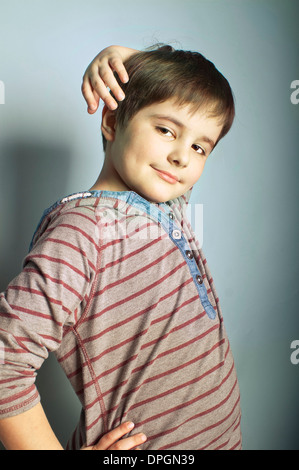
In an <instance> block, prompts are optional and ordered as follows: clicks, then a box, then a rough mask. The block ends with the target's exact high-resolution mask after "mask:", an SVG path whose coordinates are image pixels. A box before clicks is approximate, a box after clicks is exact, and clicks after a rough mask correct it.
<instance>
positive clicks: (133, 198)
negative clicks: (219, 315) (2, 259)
mask: <svg viewBox="0 0 299 470" xmlns="http://www.w3.org/2000/svg"><path fill="white" fill-rule="evenodd" d="M101 196H102V197H104V198H114V199H118V200H122V201H124V202H127V203H128V204H130V205H131V206H133V207H135V208H136V209H140V210H141V211H143V212H145V213H146V214H147V215H148V216H149V217H152V218H153V219H154V220H155V221H156V222H157V223H158V224H160V225H161V226H162V228H163V229H164V230H165V232H166V233H167V234H168V236H169V238H170V239H171V241H172V242H173V243H174V244H175V245H176V246H177V247H178V248H179V250H180V252H181V253H182V256H183V258H184V260H185V261H186V263H187V265H188V267H189V270H190V273H191V275H192V278H193V281H194V284H195V286H196V289H197V292H198V294H199V297H200V300H201V303H202V306H203V307H204V309H205V312H206V313H207V315H208V317H209V318H210V319H212V320H214V319H215V318H216V311H215V310H214V308H213V306H212V304H211V303H210V301H209V299H208V294H207V290H206V287H205V285H204V282H203V280H202V276H201V273H200V271H199V268H198V265H197V263H196V261H195V259H194V257H191V258H190V257H188V255H187V253H190V247H189V245H188V242H187V241H186V239H185V238H184V235H183V233H182V230H181V229H180V228H179V227H178V226H177V225H176V223H175V221H174V217H173V213H172V211H171V209H170V207H169V205H168V204H166V203H160V205H162V204H163V209H164V211H162V210H161V209H159V207H158V205H159V204H158V205H156V204H153V203H151V202H149V201H147V200H146V199H144V198H143V197H142V196H140V195H139V194H137V193H135V192H134V191H95V190H92V191H83V192H80V193H74V194H71V195H69V196H66V197H64V198H63V199H60V200H59V201H57V202H55V204H53V205H52V206H51V207H49V208H48V209H46V210H45V211H44V213H43V215H42V217H41V219H40V222H39V224H38V226H37V228H36V230H35V232H34V235H33V237H32V241H31V244H30V248H29V251H30V250H31V249H32V246H33V239H34V236H35V234H36V232H37V231H38V228H39V227H40V225H41V223H42V221H43V219H44V218H45V217H46V216H47V215H48V214H49V213H50V212H52V211H53V210H54V209H56V207H58V206H59V205H61V204H65V203H67V202H70V201H73V200H75V199H83V198H89V197H101Z"/></svg>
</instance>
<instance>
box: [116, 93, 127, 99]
mask: <svg viewBox="0 0 299 470" xmlns="http://www.w3.org/2000/svg"><path fill="white" fill-rule="evenodd" d="M117 98H118V99H119V101H122V100H124V99H125V95H124V93H122V92H120V93H117Z"/></svg>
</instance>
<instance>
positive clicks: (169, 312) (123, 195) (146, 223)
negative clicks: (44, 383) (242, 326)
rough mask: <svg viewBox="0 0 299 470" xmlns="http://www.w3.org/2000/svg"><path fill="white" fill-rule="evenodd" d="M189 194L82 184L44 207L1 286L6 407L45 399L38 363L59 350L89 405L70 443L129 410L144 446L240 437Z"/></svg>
mask: <svg viewBox="0 0 299 470" xmlns="http://www.w3.org/2000/svg"><path fill="white" fill-rule="evenodd" d="M190 192H191V190H190V191H189V192H188V193H187V194H185V195H183V196H181V197H179V198H176V199H173V200H171V201H168V202H167V203H150V202H149V201H147V200H145V199H144V198H142V197H141V196H139V195H138V194H136V193H135V192H133V191H123V192H111V191H87V192H84V193H78V194H74V195H71V196H68V197H66V198H63V199H62V200H60V201H58V202H57V203H55V204H54V205H53V206H51V207H50V208H49V209H48V210H46V211H45V212H44V214H43V216H42V219H41V221H40V223H39V225H38V227H37V230H36V232H35V234H34V236H33V240H32V244H31V248H30V251H29V253H28V255H27V256H26V258H25V260H24V265H23V270H22V272H21V273H20V274H19V275H18V276H17V277H16V278H15V279H14V280H13V281H11V283H10V284H9V285H8V287H7V289H6V291H5V292H3V293H2V294H1V295H0V346H1V348H2V349H1V351H2V352H1V355H0V360H1V362H2V364H1V366H0V417H8V416H13V415H16V414H18V413H21V412H24V411H26V410H28V409H30V408H31V407H33V406H34V405H36V404H37V403H38V402H39V400H40V396H39V393H38V391H37V389H36V386H35V377H36V373H37V371H38V369H39V368H40V367H41V365H42V363H43V361H44V360H45V359H46V358H47V356H48V354H49V352H51V351H53V352H54V354H55V355H56V357H57V360H58V361H59V363H60V365H61V367H62V368H63V370H64V372H65V374H66V376H67V377H68V379H69V381H70V383H71V385H72V387H73V388H74V391H75V392H76V394H77V396H78V398H79V400H80V402H81V404H82V413H81V417H80V421H79V423H78V426H77V427H76V429H75V430H74V433H73V435H72V436H71V438H70V440H69V443H68V445H67V448H68V449H78V448H80V447H81V446H83V445H92V444H94V443H96V442H97V440H98V439H99V438H100V437H101V436H102V435H103V434H104V433H106V432H107V431H109V430H111V429H112V428H114V427H116V426H117V425H118V424H120V423H121V422H124V421H127V420H131V421H133V422H134V423H135V429H134V432H136V431H138V432H139V431H142V432H144V433H145V434H146V436H147V442H146V443H145V444H144V445H143V446H142V448H143V449H145V450H150V449H153V450H162V449H164V450H165V449H169V450H180V449H185V450H188V449H190V450H197V449H240V448H241V431H240V416H241V414H240V396H239V387H238V382H237V377H236V371H235V366H234V361H233V357H232V353H231V349H230V344H229V341H228V338H227V334H226V331H225V328H224V325H223V317H222V313H221V309H220V305H219V300H218V297H217V294H216V290H215V287H214V282H213V279H212V277H211V274H210V271H209V268H208V266H207V263H206V259H205V257H204V255H203V252H202V249H201V246H200V244H199V242H198V240H197V239H196V237H195V234H194V232H193V230H192V228H191V225H190V222H189V220H188V217H187V214H186V208H187V207H188V200H189V197H190ZM190 206H191V204H190V205H189V207H190Z"/></svg>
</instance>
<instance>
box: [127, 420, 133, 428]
mask: <svg viewBox="0 0 299 470" xmlns="http://www.w3.org/2000/svg"><path fill="white" fill-rule="evenodd" d="M134 426H135V424H134V423H132V422H130V423H128V424H127V428H128V429H133V427H134Z"/></svg>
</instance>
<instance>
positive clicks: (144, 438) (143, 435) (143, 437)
mask: <svg viewBox="0 0 299 470" xmlns="http://www.w3.org/2000/svg"><path fill="white" fill-rule="evenodd" d="M140 439H141V440H142V441H143V442H144V441H146V439H147V437H146V435H145V434H141V436H140Z"/></svg>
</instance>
